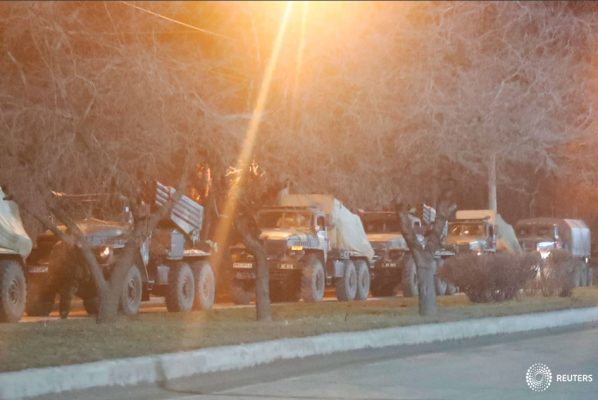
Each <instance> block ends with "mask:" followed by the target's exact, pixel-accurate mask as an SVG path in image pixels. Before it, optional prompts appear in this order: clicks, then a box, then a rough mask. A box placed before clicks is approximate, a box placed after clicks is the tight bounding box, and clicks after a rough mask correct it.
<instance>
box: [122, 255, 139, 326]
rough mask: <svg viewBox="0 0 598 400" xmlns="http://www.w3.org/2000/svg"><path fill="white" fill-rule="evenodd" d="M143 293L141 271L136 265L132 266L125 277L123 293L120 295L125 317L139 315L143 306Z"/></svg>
mask: <svg viewBox="0 0 598 400" xmlns="http://www.w3.org/2000/svg"><path fill="white" fill-rule="evenodd" d="M142 293H143V280H142V279H141V271H139V267H138V266H137V265H135V264H133V265H131V266H130V267H129V269H128V270H127V274H126V275H125V281H124V283H123V288H122V292H121V295H120V304H119V306H120V311H121V312H122V313H123V314H124V315H137V313H139V307H140V306H141V295H142Z"/></svg>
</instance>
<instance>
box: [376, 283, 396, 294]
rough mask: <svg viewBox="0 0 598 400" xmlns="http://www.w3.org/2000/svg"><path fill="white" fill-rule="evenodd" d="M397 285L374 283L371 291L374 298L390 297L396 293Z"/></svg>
mask: <svg viewBox="0 0 598 400" xmlns="http://www.w3.org/2000/svg"><path fill="white" fill-rule="evenodd" d="M394 288H395V285H393V284H388V283H385V282H383V283H376V282H372V286H371V287H370V291H371V292H372V296H374V297H389V296H392V295H393V293H394Z"/></svg>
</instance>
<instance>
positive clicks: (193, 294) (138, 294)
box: [27, 183, 215, 316]
mask: <svg viewBox="0 0 598 400" xmlns="http://www.w3.org/2000/svg"><path fill="white" fill-rule="evenodd" d="M173 194H174V189H173V188H172V187H168V186H165V185H162V184H160V183H157V184H156V188H155V200H154V206H161V205H162V204H164V203H165V202H166V201H167V200H168V198H169V197H170V196H172V195H173ZM118 208H121V209H123V210H124V211H123V212H122V213H121V215H122V218H120V220H118V221H115V220H111V221H104V220H101V219H97V218H83V219H80V220H78V222H77V225H78V226H79V228H80V229H81V230H82V231H83V233H84V234H85V235H86V238H87V240H88V241H89V243H91V245H92V247H93V249H94V251H95V254H96V258H97V261H98V263H99V264H100V266H101V268H102V270H103V273H104V276H106V277H109V275H110V273H111V270H112V268H113V267H114V265H115V255H117V254H118V253H119V252H121V251H122V250H123V248H124V247H125V243H126V238H127V237H128V234H129V233H130V231H131V229H132V225H131V222H132V219H131V215H130V213H129V212H128V207H126V205H124V204H123V205H122V206H120V207H118ZM202 222H203V207H202V206H201V205H199V204H197V203H196V202H195V201H193V200H191V199H190V198H189V197H187V196H181V198H180V200H179V201H178V202H177V203H176V204H175V206H174V207H173V209H172V211H171V213H170V215H168V216H167V217H166V218H164V220H162V221H161V222H160V223H159V225H158V227H157V228H156V229H155V230H154V231H153V232H152V234H151V236H150V237H149V238H148V239H147V240H146V241H145V242H144V243H143V244H142V245H141V246H140V248H139V252H138V254H137V256H136V257H135V260H134V262H133V263H132V265H131V266H130V267H129V269H128V271H127V274H126V279H125V282H124V285H123V288H122V294H121V298H120V311H121V312H122V313H124V314H126V315H134V314H136V313H137V312H138V311H139V308H140V305H141V301H142V300H149V296H150V294H152V295H156V296H163V297H165V300H166V307H167V309H168V310H169V311H189V310H191V309H193V308H196V309H199V308H201V309H208V308H211V307H212V305H213V302H214V292H215V280H214V273H213V270H212V267H211V266H210V264H209V257H210V251H209V246H207V245H206V244H205V243H203V242H202V241H201V240H200V235H199V234H200V231H201V227H202ZM60 228H61V229H65V228H64V227H60ZM60 249H61V248H60V243H59V240H58V238H57V237H56V236H55V235H54V234H52V233H51V232H46V233H45V234H44V235H42V236H40V237H39V238H38V241H37V247H36V249H34V251H33V252H32V254H31V256H30V257H29V259H28V263H27V269H28V276H29V281H30V282H31V287H32V290H31V291H30V294H29V296H28V300H27V313H28V315H37V316H40V315H48V314H49V313H50V311H51V310H52V307H53V305H54V300H55V297H56V295H57V294H58V290H57V289H59V288H57V286H58V287H60V286H61V284H62V283H63V282H56V280H57V278H58V280H60V279H71V278H72V276H71V275H70V274H73V273H75V272H76V271H77V270H81V267H82V266H81V261H80V260H79V259H77V258H76V256H75V258H74V259H73V258H72V257H73V255H72V254H69V255H67V257H66V258H62V257H61V253H60ZM57 250H58V251H57ZM62 262H71V263H72V264H78V265H72V266H71V267H72V268H68V269H66V270H64V269H63V270H64V271H65V273H63V274H59V271H56V269H61V268H62V265H61V263H62ZM83 268H85V267H83ZM82 276H83V278H82V279H78V280H76V282H75V284H76V285H75V286H76V293H75V294H76V295H77V296H79V297H81V298H82V299H83V304H84V306H85V309H86V311H87V312H88V313H90V314H95V313H96V312H97V309H98V297H97V293H96V290H95V286H94V284H93V282H92V281H91V277H90V276H89V275H88V274H87V275H86V274H84V273H83V274H82ZM67 289H68V287H67Z"/></svg>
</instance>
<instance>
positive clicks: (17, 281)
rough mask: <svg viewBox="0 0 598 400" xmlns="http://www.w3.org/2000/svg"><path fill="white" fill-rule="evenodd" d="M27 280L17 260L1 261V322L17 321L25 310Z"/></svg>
mask: <svg viewBox="0 0 598 400" xmlns="http://www.w3.org/2000/svg"><path fill="white" fill-rule="evenodd" d="M26 300H27V282H26V281H25V274H24V273H23V268H21V265H20V264H19V263H18V262H17V261H15V260H2V261H0V322H17V321H18V320H19V319H21V317H22V316H23V312H24V311H25V301H26Z"/></svg>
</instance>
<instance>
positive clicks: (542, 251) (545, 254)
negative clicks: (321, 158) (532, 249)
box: [540, 250, 550, 260]
mask: <svg viewBox="0 0 598 400" xmlns="http://www.w3.org/2000/svg"><path fill="white" fill-rule="evenodd" d="M549 255H550V251H547V250H540V257H542V260H546V259H547V258H548V256H549Z"/></svg>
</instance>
